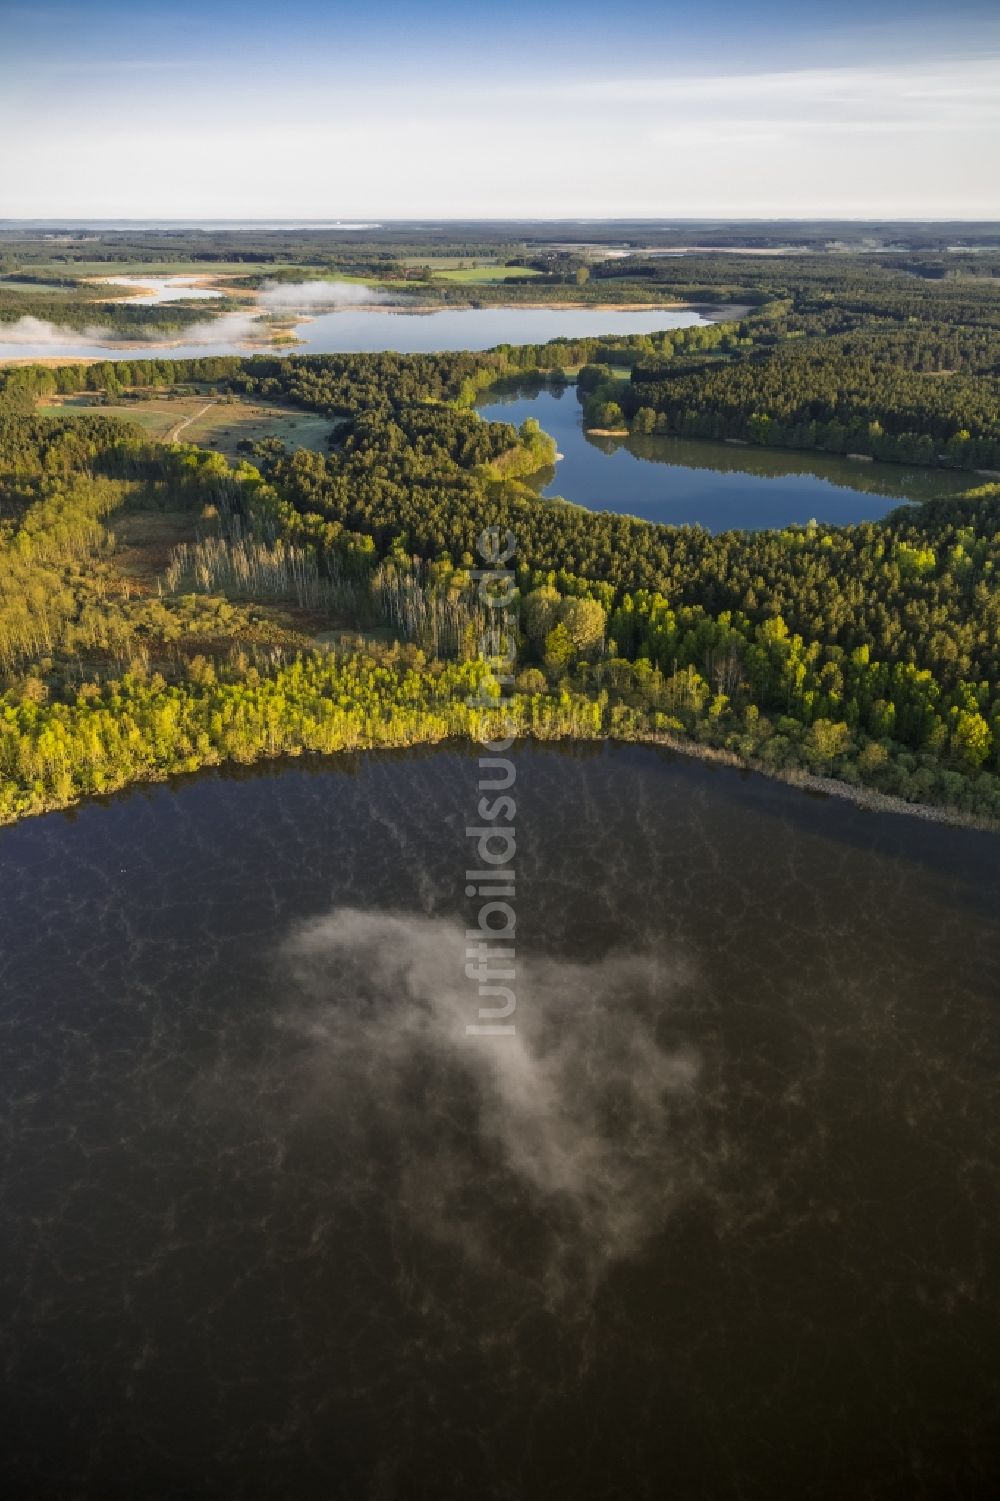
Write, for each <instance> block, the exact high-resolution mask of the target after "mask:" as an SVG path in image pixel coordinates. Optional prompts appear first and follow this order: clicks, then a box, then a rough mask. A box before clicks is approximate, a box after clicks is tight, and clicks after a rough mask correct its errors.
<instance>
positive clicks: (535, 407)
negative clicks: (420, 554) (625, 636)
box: [479, 386, 981, 532]
mask: <svg viewBox="0 0 1000 1501" xmlns="http://www.w3.org/2000/svg"><path fill="white" fill-rule="evenodd" d="M479 412H480V415H481V416H483V417H485V418H488V419H489V420H491V421H495V422H513V423H515V424H520V423H521V422H523V421H524V419H525V418H526V417H536V418H537V419H538V421H539V422H540V423H541V425H542V427H543V428H544V429H545V431H546V432H547V433H551V435H552V437H553V438H555V440H556V443H557V445H558V448H559V451H560V453H561V454H562V455H563V457H562V458H561V459H560V461H559V462H558V464H557V465H556V466H555V468H554V469H548V470H544V471H543V472H542V473H541V474H540V475H539V476H538V477H537V480H536V488H537V489H538V490H539V492H540V493H541V494H542V495H550V496H551V495H561V496H562V497H563V499H564V500H572V501H575V502H576V503H577V504H578V505H585V506H588V507H590V508H591V509H593V510H603V511H617V512H624V513H626V514H628V515H632V516H641V517H642V518H643V519H644V520H645V521H660V522H666V523H667V524H668V525H673V526H680V525H684V524H688V523H694V522H697V523H699V524H700V525H702V526H705V527H707V528H708V529H709V531H713V532H721V531H728V530H730V529H733V528H736V529H757V528H763V527H783V526H789V525H791V524H792V523H798V524H804V523H806V522H807V521H810V520H812V519H813V518H815V520H817V521H824V522H829V523H830V524H832V525H838V526H844V525H847V524H849V523H850V522H855V521H874V520H877V519H878V518H879V517H880V516H884V515H885V514H886V513H887V512H888V511H891V510H893V509H894V507H896V506H898V505H899V504H900V502H901V501H904V500H929V499H931V498H932V497H934V496H936V495H949V494H955V493H957V492H958V491H960V490H966V489H968V488H969V486H970V485H974V484H979V483H981V480H977V478H976V477H975V476H974V475H971V474H968V473H965V472H963V471H959V470H948V469H926V468H922V467H920V466H916V465H915V466H912V467H910V466H907V465H903V464H877V463H872V464H867V463H863V462H858V461H856V460H852V459H844V458H840V457H838V456H837V455H833V454H831V455H829V456H827V455H825V454H812V453H811V454H798V453H785V452H780V451H778V450H775V449H767V450H765V449H760V448H753V447H749V446H748V447H742V446H740V445H737V444H730V443H710V442H703V441H701V440H697V441H690V440H688V439H684V438H663V437H635V438H596V437H591V436H589V435H588V434H587V433H585V432H584V430H583V424H582V420H581V413H582V409H581V407H580V403H579V401H578V400H577V395H576V388H575V386H564V387H553V386H548V387H544V388H541V389H539V388H538V387H537V386H536V387H534V388H531V387H525V388H523V389H522V390H520V391H509V392H504V393H503V394H499V393H497V392H490V393H489V394H488V396H487V397H486V398H485V399H484V400H483V401H482V402H481V403H480V404H479Z"/></svg>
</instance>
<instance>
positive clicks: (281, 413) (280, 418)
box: [38, 394, 333, 459]
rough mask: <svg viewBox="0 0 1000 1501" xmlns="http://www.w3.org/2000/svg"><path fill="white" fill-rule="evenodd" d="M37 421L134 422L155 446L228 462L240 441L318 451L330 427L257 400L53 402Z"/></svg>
mask: <svg viewBox="0 0 1000 1501" xmlns="http://www.w3.org/2000/svg"><path fill="white" fill-rule="evenodd" d="M38 411H39V414H40V415H42V416H60V417H66V416H71V415H72V414H73V413H74V412H77V413H81V414H82V413H84V412H87V413H93V412H95V411H97V412H101V413H103V414H104V415H105V416H108V417H119V418H121V419H122V420H123V421H126V422H136V423H138V424H139V426H140V427H142V428H144V429H145V431H146V432H147V433H148V434H149V436H150V437H151V438H153V439H155V440H156V441H157V442H160V443H174V442H176V443H198V444H200V446H201V447H202V448H211V449H214V450H215V452H216V453H221V454H225V456H226V457H227V458H229V459H234V458H236V457H237V444H238V443H240V442H241V441H242V440H244V439H247V440H255V439H258V438H279V439H280V440H281V442H282V443H286V444H287V445H288V447H289V448H312V449H315V450H316V451H317V452H324V451H325V449H326V446H327V438H328V436H329V433H330V429H331V427H332V425H333V424H332V423H331V422H330V419H329V418H328V417H321V416H318V415H317V414H316V413H315V412H300V411H296V410H294V409H292V408H289V407H281V406H277V405H274V404H272V403H268V402H258V401H242V400H241V401H218V400H216V399H215V398H213V397H212V396H211V394H206V395H204V396H181V397H176V398H171V397H167V396H161V397H152V398H151V399H150V400H149V401H123V402H108V403H103V402H95V400H94V398H93V397H90V396H71V397H66V398H65V399H63V400H60V399H58V398H55V399H53V400H50V401H46V402H42V403H41V404H40V405H39V407H38Z"/></svg>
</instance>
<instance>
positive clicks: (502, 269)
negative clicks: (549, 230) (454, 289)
mask: <svg viewBox="0 0 1000 1501" xmlns="http://www.w3.org/2000/svg"><path fill="white" fill-rule="evenodd" d="M541 274H542V273H541V272H540V271H535V270H534V269H533V268H532V267H530V266H470V267H466V268H465V269H464V270H455V271H435V272H434V280H435V281H462V282H488V281H512V280H514V279H516V278H519V277H523V276H541Z"/></svg>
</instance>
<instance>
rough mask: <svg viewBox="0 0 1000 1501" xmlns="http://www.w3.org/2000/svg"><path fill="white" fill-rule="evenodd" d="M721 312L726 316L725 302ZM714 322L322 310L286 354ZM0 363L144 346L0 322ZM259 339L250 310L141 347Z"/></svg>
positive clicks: (190, 354) (243, 348) (572, 314)
mask: <svg viewBox="0 0 1000 1501" xmlns="http://www.w3.org/2000/svg"><path fill="white" fill-rule="evenodd" d="M130 300H131V299H130ZM713 314H714V316H715V317H723V316H725V310H724V309H722V308H718V309H714V310H713ZM710 321H713V320H712V319H711V318H709V317H707V316H705V314H704V313H703V312H698V311H696V310H695V309H694V308H659V309H653V310H652V311H649V310H647V311H645V312H624V313H622V312H615V311H613V310H611V309H609V308H601V307H595V308H557V307H542V308H519V307H502V308H445V309H442V311H441V312H436V313H408V312H404V311H399V312H395V311H392V312H390V311H387V310H385V309H370V308H344V309H342V310H341V311H338V312H333V313H320V314H319V315H317V316H314V317H312V318H311V319H310V320H308V321H304V322H302V323H299V324H297V326H296V329H295V334H296V337H297V338H298V339H299V340H300V342H299V343H298V344H296V345H294V346H293V345H290V346H288V347H287V348H285V349H283V350H282V351H281V352H282V353H285V354H349V353H355V352H369V353H370V352H373V351H378V350H383V349H394V350H398V351H399V353H401V354H427V353H431V352H434V351H436V350H439V349H492V347H493V346H494V345H495V344H535V343H545V342H546V341H547V340H549V339H556V338H570V339H572V338H579V337H583V336H589V335H594V336H599V335H601V334H637V333H654V332H656V331H657V330H659V329H667V328H690V327H692V326H694V325H700V324H704V323H708V322H710ZM0 333H2V334H3V339H2V342H0V363H2V362H3V361H5V360H14V359H22V360H26V359H52V358H57V357H60V356H65V357H67V358H72V357H73V356H74V355H76V356H81V355H99V356H100V358H101V359H107V360H124V359H136V358H137V357H138V352H137V350H136V347H135V345H134V344H132V345H131V346H129V345H126V344H123V343H121V342H118V341H115V340H113V339H110V338H109V339H103V338H94V337H92V336H88V335H87V334H84V333H81V334H74V333H73V332H72V331H71V330H69V329H65V328H59V327H57V326H56V325H55V324H39V322H38V320H37V319H33V318H30V319H21V320H20V321H19V322H18V323H11V324H7V325H0ZM260 337H261V325H260V323H259V322H258V319H257V316H256V315H255V314H251V313H224V314H222V315H221V316H220V317H218V318H213V319H206V321H205V322H204V323H203V324H199V325H197V326H196V328H195V330H194V331H193V332H192V331H191V330H190V329H189V330H187V332H186V333H185V335H184V338H183V340H178V341H177V342H176V343H170V344H164V343H161V342H154V341H153V340H148V341H147V342H146V343H145V344H144V345H143V346H142V349H143V351H145V352H147V353H148V354H150V355H151V356H157V355H162V356H163V358H165V359H176V360H181V359H196V358H198V357H200V356H203V355H209V354H254V353H258V354H260V353H268V354H272V355H273V354H274V352H275V351H274V349H272V348H270V347H269V346H267V347H265V348H263V349H262V348H261V347H260V345H259V343H258V344H257V345H256V346H254V345H251V344H248V340H253V339H257V340H258V341H259V339H260Z"/></svg>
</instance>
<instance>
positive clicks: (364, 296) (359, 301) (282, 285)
mask: <svg viewBox="0 0 1000 1501" xmlns="http://www.w3.org/2000/svg"><path fill="white" fill-rule="evenodd" d="M257 300H258V302H259V303H260V305H261V307H264V308H271V309H274V310H280V309H286V308H287V309H290V310H294V311H308V309H310V308H332V307H371V306H375V305H378V304H380V303H387V302H392V301H393V300H395V299H393V298H391V297H389V296H388V295H387V294H386V293H384V292H379V291H378V290H377V289H376V288H374V287H366V286H364V285H362V284H361V283H359V282H351V281H297V282H272V283H267V284H265V285H264V286H263V287H262V288H261V291H260V293H259V295H258V298H257Z"/></svg>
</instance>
